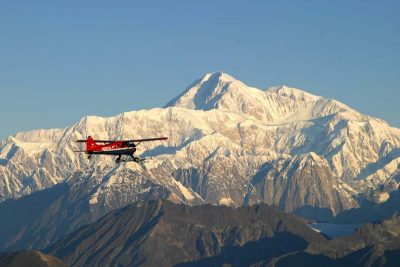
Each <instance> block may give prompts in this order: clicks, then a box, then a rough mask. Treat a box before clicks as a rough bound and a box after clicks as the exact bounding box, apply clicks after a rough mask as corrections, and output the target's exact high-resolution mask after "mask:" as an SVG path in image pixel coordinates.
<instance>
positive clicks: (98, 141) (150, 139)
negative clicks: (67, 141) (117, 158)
mask: <svg viewBox="0 0 400 267" xmlns="http://www.w3.org/2000/svg"><path fill="white" fill-rule="evenodd" d="M167 139H168V137H156V138H144V139H131V140H93V141H94V142H96V143H114V142H124V143H136V142H138V143H141V142H150V141H161V140H167ZM86 141H87V140H76V141H75V142H78V143H85V142H86Z"/></svg>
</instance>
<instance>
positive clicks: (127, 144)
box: [74, 136, 168, 163]
mask: <svg viewBox="0 0 400 267" xmlns="http://www.w3.org/2000/svg"><path fill="white" fill-rule="evenodd" d="M167 139H168V137H158V138H147V139H133V140H120V141H111V140H94V139H93V138H92V137H91V136H89V137H88V139H87V140H77V141H76V142H78V143H86V149H85V150H80V151H74V152H84V153H86V154H88V155H89V156H88V158H89V159H90V158H91V156H92V155H115V156H118V157H117V158H116V160H115V162H116V163H119V162H121V156H122V155H127V156H130V157H131V158H132V160H133V161H134V162H140V161H143V160H144V159H141V158H138V157H135V156H134V153H135V151H136V147H137V146H138V145H139V144H140V143H142V142H149V141H159V140H167ZM98 143H100V144H98Z"/></svg>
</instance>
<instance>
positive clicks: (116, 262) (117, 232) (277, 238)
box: [45, 200, 325, 266]
mask: <svg viewBox="0 0 400 267" xmlns="http://www.w3.org/2000/svg"><path fill="white" fill-rule="evenodd" d="M323 240H325V239H324V238H323V237H322V236H321V235H319V234H317V233H316V232H314V231H313V230H311V229H310V228H309V227H308V226H307V225H305V224H304V222H303V221H302V220H301V219H299V218H296V217H294V216H291V215H287V214H284V213H282V212H281V211H279V210H277V209H276V208H273V207H268V206H266V205H264V204H260V205H257V206H252V207H241V208H237V209H233V208H229V207H223V206H212V205H201V206H196V207H190V206H186V205H181V204H174V203H172V202H169V201H165V200H157V201H152V202H138V203H136V204H132V205H129V206H126V207H124V208H122V209H118V210H115V211H112V212H110V213H108V214H107V215H106V216H104V217H102V218H101V219H99V220H98V221H96V222H95V223H93V224H90V225H87V226H83V227H81V228H80V229H78V230H76V231H74V232H73V233H71V234H69V235H67V236H66V237H64V238H62V239H61V240H59V241H58V242H56V243H55V244H53V245H52V246H50V247H49V248H47V249H46V250H45V251H46V252H47V253H50V254H51V255H56V256H58V257H60V258H61V259H63V260H64V261H65V262H66V263H67V264H69V265H71V266H176V265H179V264H181V265H184V266H186V265H188V266H191V265H199V266H222V264H224V263H227V264H233V265H235V266H248V265H249V264H253V263H256V262H258V261H259V260H260V259H263V260H265V259H268V258H272V257H276V256H279V255H282V254H285V253H288V252H293V251H297V250H300V249H305V247H306V246H307V244H309V243H310V242H313V241H314V242H317V241H323Z"/></svg>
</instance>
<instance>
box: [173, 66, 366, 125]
mask: <svg viewBox="0 0 400 267" xmlns="http://www.w3.org/2000/svg"><path fill="white" fill-rule="evenodd" d="M166 107H181V108H186V109H194V110H206V111H207V110H212V109H219V110H224V111H229V112H232V113H238V114H242V115H243V114H245V115H247V116H251V117H253V118H255V119H257V120H261V121H264V122H268V123H274V124H281V123H291V122H293V121H302V120H310V119H315V118H320V117H325V116H328V115H332V114H337V113H347V114H346V115H345V116H346V117H348V118H350V119H360V118H361V114H360V113H358V112H357V111H355V110H353V109H351V108H350V107H348V106H346V105H344V104H342V103H340V102H338V101H335V100H329V99H326V98H323V97H321V96H316V95H313V94H310V93H308V92H305V91H303V90H300V89H297V88H291V87H288V86H285V85H282V86H276V87H270V88H268V89H266V90H261V89H258V88H254V87H250V86H247V85H246V84H244V83H243V82H241V81H239V80H237V79H235V78H234V77H232V76H230V75H228V74H226V73H223V72H213V73H208V74H206V75H204V76H203V77H202V78H201V79H198V80H196V81H195V82H194V83H192V84H191V85H190V86H189V87H188V88H187V89H186V90H185V91H184V92H183V93H182V94H180V95H179V96H177V97H175V98H174V99H173V100H171V101H170V102H169V103H168V104H167V105H166Z"/></svg>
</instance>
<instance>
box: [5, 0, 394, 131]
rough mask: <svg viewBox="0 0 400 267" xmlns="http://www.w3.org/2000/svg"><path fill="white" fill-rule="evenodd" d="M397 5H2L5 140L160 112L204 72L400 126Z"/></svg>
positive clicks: (174, 0)
mask: <svg viewBox="0 0 400 267" xmlns="http://www.w3.org/2000/svg"><path fill="white" fill-rule="evenodd" d="M399 12H400V1H368V0H362V1H361V0H360V1H319V0H318V1H314V0H307V1H234V0H229V1H228V0H226V1H222V0H217V1H215V0H213V1H211V0H204V1H187V0H179V1H178V0H168V1H5V0H0V114H1V124H0V138H5V137H6V136H7V135H10V134H15V133H16V132H18V131H24V130H30V129H38V128H56V127H66V126H68V125H70V124H72V123H74V122H75V121H78V120H79V119H80V118H81V117H83V116H85V115H102V116H110V115H115V114H118V113H120V112H123V111H129V110H138V109H143V108H152V107H160V106H163V105H164V104H165V103H167V102H168V101H169V100H170V99H172V98H173V97H174V96H176V95H178V94H179V93H181V92H182V91H183V90H184V89H185V87H186V86H187V85H189V84H190V83H192V82H193V81H194V80H195V79H197V78H199V77H201V76H202V75H204V74H205V73H207V72H213V71H224V72H226V73H228V74H230V75H232V76H234V77H236V78H238V79H240V80H242V81H244V82H245V83H247V84H248V85H251V86H255V87H259V88H266V87H269V86H273V85H280V84H286V85H289V86H294V87H297V88H301V89H304V90H307V91H309V92H311V93H314V94H317V95H322V96H325V97H328V98H335V99H338V100H340V101H342V102H344V103H346V104H347V105H349V106H351V107H353V108H355V109H358V110H360V111H361V112H363V113H366V114H369V115H373V116H376V117H380V118H382V119H385V120H387V121H388V122H389V123H390V124H391V125H393V126H397V127H400V116H399V111H400V105H399V97H400V63H399V62H400V51H399V48H400V16H399V15H398V14H399Z"/></svg>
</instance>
